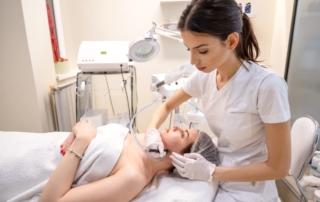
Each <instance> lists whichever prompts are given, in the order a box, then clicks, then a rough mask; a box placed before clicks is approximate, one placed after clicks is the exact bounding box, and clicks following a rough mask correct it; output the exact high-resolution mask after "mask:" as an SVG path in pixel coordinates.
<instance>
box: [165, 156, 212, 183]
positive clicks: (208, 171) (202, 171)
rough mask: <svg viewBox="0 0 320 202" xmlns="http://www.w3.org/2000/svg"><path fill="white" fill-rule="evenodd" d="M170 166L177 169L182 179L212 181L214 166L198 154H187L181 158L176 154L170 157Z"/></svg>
mask: <svg viewBox="0 0 320 202" xmlns="http://www.w3.org/2000/svg"><path fill="white" fill-rule="evenodd" d="M170 158H171V159H172V164H173V166H174V167H176V168H177V170H178V172H179V174H180V175H181V176H182V177H186V178H189V179H191V180H203V181H208V182H211V181H212V173H213V172H214V171H215V169H216V165H215V164H212V163H210V162H209V161H207V160H206V159H205V158H204V157H203V156H201V155H200V154H198V153H189V154H184V156H181V155H180V154H177V153H174V152H173V153H172V155H170Z"/></svg>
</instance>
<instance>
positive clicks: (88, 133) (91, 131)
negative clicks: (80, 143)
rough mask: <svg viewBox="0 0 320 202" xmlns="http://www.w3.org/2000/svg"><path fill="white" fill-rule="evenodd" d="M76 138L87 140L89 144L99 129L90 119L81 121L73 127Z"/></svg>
mask: <svg viewBox="0 0 320 202" xmlns="http://www.w3.org/2000/svg"><path fill="white" fill-rule="evenodd" d="M72 132H73V134H74V135H75V138H77V139H81V140H84V141H86V142H87V143H88V144H89V143H90V142H91V140H92V139H93V138H95V137H96V135H97V129H96V127H95V126H94V125H93V123H92V122H91V121H90V120H87V121H80V122H78V123H77V124H76V125H75V126H74V127H73V128H72Z"/></svg>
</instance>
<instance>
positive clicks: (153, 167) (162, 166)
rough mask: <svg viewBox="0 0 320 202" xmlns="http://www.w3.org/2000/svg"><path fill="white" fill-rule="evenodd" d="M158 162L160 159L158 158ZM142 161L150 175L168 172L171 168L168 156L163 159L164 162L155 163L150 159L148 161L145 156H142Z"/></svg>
mask: <svg viewBox="0 0 320 202" xmlns="http://www.w3.org/2000/svg"><path fill="white" fill-rule="evenodd" d="M158 159H159V160H160V159H161V158H158ZM143 161H144V163H145V165H146V168H148V171H149V172H150V174H156V173H157V172H159V171H161V170H168V169H169V168H171V167H172V163H171V159H170V158H169V154H167V156H166V157H165V159H164V160H162V161H160V162H157V161H154V160H152V159H150V158H149V157H148V156H147V155H144V156H143Z"/></svg>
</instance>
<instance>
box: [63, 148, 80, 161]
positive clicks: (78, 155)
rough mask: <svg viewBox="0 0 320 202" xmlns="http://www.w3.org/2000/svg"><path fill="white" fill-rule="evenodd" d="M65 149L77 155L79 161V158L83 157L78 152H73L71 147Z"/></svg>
mask: <svg viewBox="0 0 320 202" xmlns="http://www.w3.org/2000/svg"><path fill="white" fill-rule="evenodd" d="M67 150H68V151H69V152H70V153H73V154H74V155H76V157H78V158H79V160H80V161H81V159H82V158H83V155H80V154H78V153H76V152H74V151H73V150H72V149H70V148H68V149H67Z"/></svg>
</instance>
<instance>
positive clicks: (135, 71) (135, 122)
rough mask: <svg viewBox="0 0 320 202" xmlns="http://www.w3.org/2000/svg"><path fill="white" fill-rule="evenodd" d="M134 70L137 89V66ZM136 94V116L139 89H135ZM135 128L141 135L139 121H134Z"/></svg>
mask: <svg viewBox="0 0 320 202" xmlns="http://www.w3.org/2000/svg"><path fill="white" fill-rule="evenodd" d="M133 69H134V84H135V87H136V88H137V70H136V67H135V66H133ZM135 93H136V108H135V110H134V114H136V113H137V110H138V91H137V89H135ZM134 126H135V127H136V129H137V132H138V133H139V130H138V126H137V120H134Z"/></svg>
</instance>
